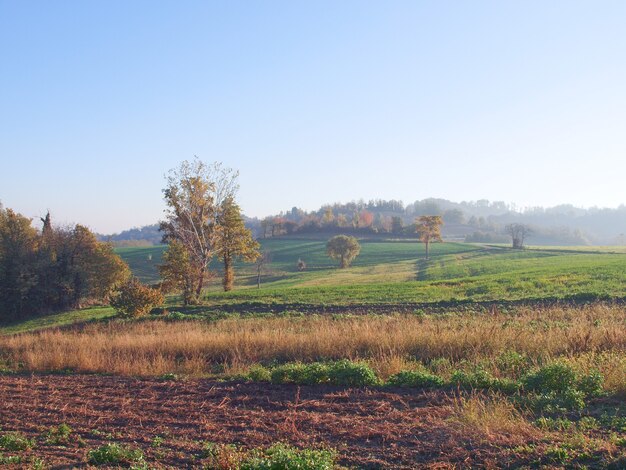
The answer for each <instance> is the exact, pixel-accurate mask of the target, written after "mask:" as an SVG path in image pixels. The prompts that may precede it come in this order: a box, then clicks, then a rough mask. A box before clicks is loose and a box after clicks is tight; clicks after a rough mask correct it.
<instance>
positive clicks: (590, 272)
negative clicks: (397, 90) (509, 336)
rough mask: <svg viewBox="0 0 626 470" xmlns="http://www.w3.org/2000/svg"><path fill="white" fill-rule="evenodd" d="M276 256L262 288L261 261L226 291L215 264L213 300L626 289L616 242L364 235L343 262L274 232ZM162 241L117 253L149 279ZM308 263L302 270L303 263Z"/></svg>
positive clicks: (269, 246)
mask: <svg viewBox="0 0 626 470" xmlns="http://www.w3.org/2000/svg"><path fill="white" fill-rule="evenodd" d="M261 243H262V248H263V250H267V251H269V252H270V253H271V263H269V264H268V265H267V266H265V267H264V268H263V272H262V276H261V279H262V288H261V289H257V288H256V272H255V268H254V266H252V265H249V264H247V265H246V264H240V265H239V266H238V269H237V281H236V289H235V290H234V291H233V292H230V293H224V292H220V279H219V275H220V272H219V271H220V268H219V265H217V264H216V265H215V266H214V270H215V272H216V276H215V277H214V279H213V280H212V283H211V286H210V287H209V289H208V290H209V293H208V294H207V301H208V302H209V303H211V304H213V305H220V304H232V303H240V302H246V303H247V302H260V303H282V304H289V303H292V304H293V303H309V304H333V305H334V304H337V305H346V304H352V303H360V304H380V303H426V302H440V301H459V300H461V301H467V300H475V301H491V300H524V299H530V300H533V299H559V298H567V297H572V296H574V297H576V298H579V299H585V298H589V299H592V298H596V297H611V298H622V297H623V296H624V295H625V294H626V253H621V252H619V251H617V250H609V249H603V248H598V249H583V248H582V247H579V248H577V249H567V250H563V249H561V248H547V247H539V248H532V249H527V250H523V251H520V250H512V249H509V248H507V247H502V246H483V245H474V244H465V243H439V244H434V245H433V246H432V250H431V257H430V259H429V260H426V259H424V246H423V244H420V243H418V242H417V241H415V240H388V241H385V240H362V241H361V246H362V248H361V254H360V255H359V257H358V258H357V259H356V260H355V262H354V263H353V266H351V267H350V268H348V269H338V268H337V267H336V263H334V262H333V260H331V259H329V258H328V257H327V256H326V253H325V240H319V239H318V240H315V239H308V240H307V239H285V238H278V239H267V240H262V241H261ZM163 249H164V248H163V247H149V248H122V249H119V250H118V253H119V254H120V255H121V256H122V257H123V258H124V259H125V260H126V261H127V262H128V263H129V265H130V267H131V269H132V270H133V272H134V273H135V274H136V275H137V276H138V277H139V278H140V279H142V280H143V281H144V282H156V281H158V271H157V265H158V264H159V262H160V259H161V253H162V250H163ZM298 259H302V260H304V261H305V263H306V264H307V268H306V270H304V271H298V269H297V267H296V263H297V261H298Z"/></svg>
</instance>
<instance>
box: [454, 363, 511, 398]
mask: <svg viewBox="0 0 626 470" xmlns="http://www.w3.org/2000/svg"><path fill="white" fill-rule="evenodd" d="M450 382H451V383H452V385H455V386H457V387H460V388H466V389H471V390H494V391H498V392H502V393H506V394H513V393H515V392H517V391H518V389H519V384H518V383H517V382H516V381H514V380H512V379H507V378H496V377H494V376H493V375H491V374H490V373H489V372H488V371H486V370H484V369H481V368H476V369H474V370H471V371H464V370H457V371H455V372H454V373H453V374H452V377H451V378H450Z"/></svg>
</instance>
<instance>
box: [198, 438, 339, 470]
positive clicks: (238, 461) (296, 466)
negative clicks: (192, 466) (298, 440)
mask: <svg viewBox="0 0 626 470" xmlns="http://www.w3.org/2000/svg"><path fill="white" fill-rule="evenodd" d="M200 457H201V458H202V459H206V460H207V462H204V464H205V465H204V467H205V468H212V469H218V470H222V469H223V470H227V469H228V470H231V469H237V470H331V469H333V468H335V460H336V453H335V452H334V451H330V450H318V449H297V448H295V447H292V446H289V445H286V444H282V443H277V444H274V445H272V446H270V447H267V448H256V449H252V450H245V449H240V448H238V447H237V446H235V445H232V444H216V443H212V442H208V443H206V444H205V445H204V447H203V449H202V452H201V454H200Z"/></svg>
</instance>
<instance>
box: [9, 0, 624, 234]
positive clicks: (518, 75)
mask: <svg viewBox="0 0 626 470" xmlns="http://www.w3.org/2000/svg"><path fill="white" fill-rule="evenodd" d="M624 25H626V2H624V1H585V2H578V1H572V0H567V1H548V2H546V1H521V0H520V1H515V2H513V1H510V2H509V1H506V2H505V1H492V2H479V1H472V2H453V1H428V2H426V1H421V2H420V1H407V2H400V1H382V0H381V1H378V2H366V1H354V2H351V1H318V0H315V1H308V2H304V1H295V2H294V1H284V2H277V1H267V2H262V1H255V2H247V1H228V2H227V1H214V2H210V1H198V2H192V1H180V2H179V1H168V2H164V1H163V2H158V1H135V0H133V1H110V0H107V1H99V2H97V1H61V0H60V1H43V0H42V1H39V2H35V1H30V0H0V163H1V165H0V200H1V201H2V202H3V203H4V205H5V206H8V207H12V208H14V209H16V210H18V211H20V212H22V213H24V214H25V215H28V216H31V217H33V216H38V215H41V214H43V213H44V212H45V210H46V209H50V210H51V211H52V213H53V217H55V218H56V220H57V221H58V222H72V221H73V222H81V223H85V224H87V225H89V226H90V227H92V228H93V229H95V230H98V231H100V232H112V231H118V230H121V229H124V228H128V227H130V226H133V225H143V224H148V223H153V222H155V221H157V220H158V219H159V218H161V215H162V210H163V203H162V194H161V189H162V187H163V185H164V178H163V176H164V174H165V173H166V172H167V170H168V169H170V168H172V167H174V166H176V165H177V164H178V163H179V162H180V161H182V160H184V159H189V158H192V157H193V155H194V154H196V155H198V156H200V157H201V158H202V159H204V160H206V161H214V160H220V161H223V162H225V163H226V164H227V165H228V166H231V167H234V168H237V169H239V170H240V171H241V177H240V183H241V192H240V198H239V199H240V202H241V205H242V207H243V209H244V211H245V212H246V213H247V214H248V215H256V216H263V215H267V214H269V213H276V212H278V211H279V210H281V209H289V208H291V207H292V206H294V205H295V206H300V207H303V208H305V209H313V208H317V207H319V206H320V205H321V204H322V203H326V202H334V201H348V200H353V199H358V198H365V199H369V198H386V199H390V198H395V199H402V200H404V201H405V202H412V201H414V200H416V199H422V198H425V197H444V198H448V199H452V200H473V199H481V198H487V199H491V200H504V201H507V202H514V203H517V204H518V205H519V206H534V205H555V204H558V203H565V202H570V203H574V204H576V205H580V206H585V207H588V206H593V205H599V206H617V205H619V204H621V203H624V202H626V194H625V191H624V187H625V186H624V181H625V178H626V28H625V26H624Z"/></svg>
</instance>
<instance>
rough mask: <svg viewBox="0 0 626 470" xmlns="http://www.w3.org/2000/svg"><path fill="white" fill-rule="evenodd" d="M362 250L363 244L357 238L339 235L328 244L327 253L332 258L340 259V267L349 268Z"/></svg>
mask: <svg viewBox="0 0 626 470" xmlns="http://www.w3.org/2000/svg"><path fill="white" fill-rule="evenodd" d="M360 252H361V245H359V242H358V241H357V239H356V238H354V237H350V236H347V235H337V236H335V237H333V238H331V239H330V240H328V243H327V244H326V253H327V254H328V256H330V257H331V258H332V259H338V260H339V267H340V268H347V267H348V266H350V264H351V263H352V261H353V260H354V259H355V258H356V257H357V256H358V255H359V253H360Z"/></svg>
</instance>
